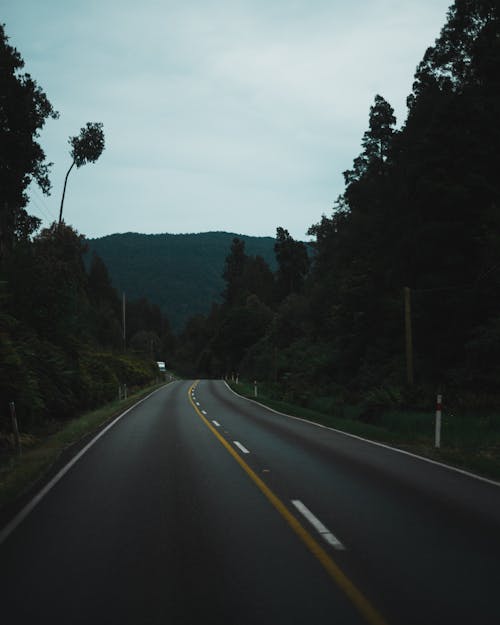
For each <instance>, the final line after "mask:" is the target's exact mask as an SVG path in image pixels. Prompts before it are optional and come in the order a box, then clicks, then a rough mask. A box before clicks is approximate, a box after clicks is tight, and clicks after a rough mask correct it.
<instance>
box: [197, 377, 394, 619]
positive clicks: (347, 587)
mask: <svg viewBox="0 0 500 625" xmlns="http://www.w3.org/2000/svg"><path fill="white" fill-rule="evenodd" d="M198 382H199V380H198V381H196V382H194V383H193V384H192V385H191V387H190V388H189V391H188V397H189V401H190V402H191V405H192V407H193V408H194V410H195V412H196V414H197V415H198V416H199V417H200V419H201V420H202V421H203V423H204V424H205V425H206V426H207V428H208V429H209V430H210V431H211V432H212V434H213V435H214V436H215V437H216V438H217V439H218V441H219V442H220V443H221V444H222V445H223V446H224V447H225V448H226V450H227V451H228V452H229V453H230V454H231V456H232V457H233V458H234V459H235V460H236V462H237V463H238V464H239V465H240V467H241V468H242V469H243V470H244V471H245V473H246V474H247V475H248V476H249V477H250V479H251V480H252V481H253V482H254V483H255V484H256V486H257V487H258V488H259V489H260V491H261V492H262V493H263V494H264V495H265V496H266V498H267V499H268V501H269V502H270V503H271V504H272V505H273V506H274V507H275V508H276V510H277V511H278V512H279V513H280V514H281V516H282V517H283V518H284V519H285V521H286V522H287V523H288V525H289V526H290V527H291V528H292V529H293V531H294V532H295V533H296V534H297V536H298V537H299V538H300V539H301V540H302V542H303V543H304V544H305V545H306V547H307V548H308V549H309V551H310V552H311V553H312V554H313V555H314V556H315V557H316V558H317V559H318V560H319V561H320V563H321V564H322V565H323V568H324V569H325V570H326V572H327V573H328V575H329V576H330V577H331V578H332V579H333V581H334V582H335V583H336V584H337V586H339V588H340V589H341V590H342V591H343V592H344V594H346V595H347V597H348V598H349V599H350V601H351V603H352V604H353V605H354V606H355V607H356V608H357V610H358V611H359V612H360V613H361V614H362V615H363V616H364V617H365V619H366V621H367V622H368V623H370V625H387V621H386V620H385V619H384V618H383V617H382V615H381V614H380V613H379V612H378V611H377V610H376V609H375V608H374V607H373V606H372V604H371V603H370V601H369V600H368V599H367V598H366V597H365V596H364V595H363V593H362V592H361V591H359V590H358V589H357V588H356V586H355V585H354V584H353V583H352V582H351V580H350V579H349V578H348V577H347V576H346V575H345V573H344V572H343V571H342V570H341V569H340V567H339V566H338V565H337V564H335V562H334V561H333V560H332V558H331V557H330V556H329V555H328V554H327V552H326V551H325V550H324V549H323V547H322V546H321V545H320V544H319V543H318V542H317V541H316V539H315V538H314V537H313V536H312V535H311V534H310V533H309V532H308V531H307V530H306V529H305V527H303V526H302V525H301V523H299V521H298V520H297V519H296V517H295V516H293V514H292V513H291V512H290V511H289V510H288V508H287V507H286V506H285V504H284V503H283V502H282V501H281V499H279V497H278V496H277V495H275V494H274V493H273V491H272V490H271V489H270V488H269V487H268V486H267V485H266V484H265V483H264V482H263V481H262V479H261V478H260V477H259V476H258V475H257V474H256V473H255V471H254V470H253V469H251V468H250V467H249V465H248V464H247V463H246V462H245V461H244V460H243V458H242V457H241V456H240V455H239V454H238V453H237V452H236V451H235V450H234V449H233V447H231V445H230V444H229V443H228V442H227V441H226V439H225V438H224V437H223V436H221V434H219V432H218V431H217V430H216V429H215V428H214V426H213V425H212V424H211V423H210V422H209V421H208V419H206V418H205V416H204V415H203V414H202V413H201V411H200V410H199V408H198V406H196V404H195V403H194V401H193V399H192V397H191V391H192V390H193V389H194V388H196V386H197V385H198Z"/></svg>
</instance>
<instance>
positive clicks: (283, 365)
mask: <svg viewBox="0 0 500 625" xmlns="http://www.w3.org/2000/svg"><path fill="white" fill-rule="evenodd" d="M499 42H500V14H499V6H498V3H496V2H492V1H490V0H457V1H456V2H455V3H454V4H453V6H452V7H451V9H450V11H449V13H448V19H447V22H446V24H445V26H444V28H443V30H442V32H441V35H440V37H439V38H438V39H437V41H436V43H435V45H434V46H433V47H431V48H429V49H428V50H427V52H426V53H425V56H424V59H423V61H422V63H421V64H420V65H419V67H418V69H417V72H416V76H415V83H414V86H413V92H412V94H411V96H410V98H409V100H408V103H409V112H408V118H407V120H406V122H405V124H404V125H403V126H402V127H401V129H399V130H396V126H395V125H396V119H395V116H394V111H393V109H392V107H391V105H390V104H389V103H388V102H387V101H386V100H385V99H384V98H383V97H382V96H380V95H376V96H375V99H374V103H373V105H372V106H371V108H370V111H369V118H368V129H367V131H366V132H365V133H364V135H363V138H362V150H361V154H360V155H359V156H358V157H357V158H355V159H354V163H353V167H352V168H351V169H350V170H348V171H346V172H345V174H344V176H345V183H346V186H345V191H344V193H343V194H342V195H341V196H340V197H339V198H338V200H337V203H336V205H335V208H334V211H333V214H332V215H331V216H329V217H328V216H325V215H324V216H323V217H322V219H321V221H320V222H319V223H318V224H316V225H313V226H312V227H311V228H310V230H309V234H310V235H313V236H314V237H315V242H314V243H313V248H314V254H313V255H312V264H311V268H310V270H308V264H309V259H308V258H307V253H306V251H305V245H304V244H303V243H300V242H296V241H294V240H293V239H292V237H290V235H289V233H288V232H287V231H286V230H285V229H284V228H281V227H280V228H278V229H277V238H276V242H275V246H274V248H275V253H276V257H277V270H276V271H275V275H274V283H273V282H271V281H269V286H270V287H272V289H273V295H272V297H267V296H266V298H265V299H264V298H263V297H262V296H261V295H260V293H258V292H257V288H258V287H257V284H256V282H258V281H252V280H250V279H249V277H248V276H247V275H246V274H245V266H248V263H249V256H247V255H246V252H245V248H244V245H243V243H242V242H241V241H239V240H238V239H236V240H235V241H233V247H232V248H231V250H230V253H229V255H228V256H227V259H226V267H225V272H224V278H225V280H226V285H227V288H226V291H225V300H224V305H223V306H222V307H221V309H220V310H219V312H218V314H217V315H216V316H215V317H213V316H212V318H211V320H210V322H209V321H208V319H204V318H198V319H197V322H196V326H197V338H196V340H192V341H191V343H190V345H191V346H192V347H193V349H199V352H198V354H199V353H203V354H204V357H203V366H204V371H205V372H206V373H208V374H209V375H217V374H218V373H219V371H220V368H221V363H222V371H223V372H225V373H228V372H231V371H240V372H241V373H242V374H244V375H245V376H247V377H248V378H249V379H259V380H260V381H261V382H265V383H266V384H268V385H271V386H272V387H273V388H274V389H280V390H279V391H276V393H277V395H278V396H280V397H281V398H287V399H288V400H290V401H292V400H293V402H295V403H300V404H301V405H303V406H307V405H308V404H309V402H311V401H312V398H313V397H314V396H315V395H316V394H317V393H319V394H320V395H321V396H322V397H330V396H333V395H332V394H333V392H334V390H335V389H338V388H339V387H340V388H342V394H343V395H344V396H345V397H348V396H350V397H351V398H354V401H355V402H356V403H357V404H359V406H360V414H359V416H360V418H362V419H364V420H366V421H369V420H372V421H373V422H374V423H375V422H377V421H378V420H380V419H381V418H382V414H384V413H385V412H386V411H387V410H392V409H398V410H399V409H405V410H406V409H407V408H408V406H417V407H420V406H424V407H427V406H428V405H429V403H432V401H433V400H432V398H433V397H434V396H435V393H436V390H437V388H438V387H439V388H440V389H441V390H442V391H444V393H445V395H446V396H447V397H449V398H450V399H451V398H454V397H458V396H459V395H460V394H461V396H462V397H465V396H467V397H468V398H469V399H468V400H470V401H472V400H471V397H473V396H478V395H479V394H480V393H481V392H483V393H487V394H488V396H489V397H490V400H491V401H493V400H492V396H493V394H494V393H495V391H496V389H497V388H498V379H499V378H500V368H499V364H498V363H499V362H500V329H499V321H498V315H497V311H498V310H500V234H499V233H500V183H499V180H500V179H499V177H498V168H497V165H496V162H497V160H498V157H497V152H498V145H499V144H500V130H499V125H498V123H497V120H498V118H499V117H500V78H499V77H500V72H499V68H500V44H499ZM405 287H409V289H410V292H411V322H412V330H413V345H414V365H415V367H414V368H415V378H416V384H417V386H416V387H415V388H413V389H412V388H406V386H405V384H406V362H405V361H406V358H405V317H404V303H403V292H404V288H405ZM251 294H254V295H255V296H257V297H258V298H259V300H260V302H261V303H262V302H264V303H265V304H266V306H267V307H268V308H269V314H267V315H266V316H265V317H263V319H262V323H260V324H256V318H255V317H254V316H253V315H252V314H249V310H248V309H247V306H246V304H245V303H246V302H248V296H249V295H251ZM256 328H258V329H256ZM213 356H215V360H214V359H213V358H212V357H213ZM184 358H185V361H186V360H187V358H186V354H184ZM191 362H192V363H193V364H195V363H196V362H197V356H196V354H194V353H192V357H191ZM214 362H216V367H217V368H218V369H216V367H215V366H214V367H212V365H213V363H214ZM467 393H469V394H468V395H467Z"/></svg>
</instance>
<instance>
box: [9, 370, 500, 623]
mask: <svg viewBox="0 0 500 625" xmlns="http://www.w3.org/2000/svg"><path fill="white" fill-rule="evenodd" d="M49 487H50V488H49V489H48V490H47V492H46V493H45V494H44V496H43V497H42V498H41V499H40V501H39V502H38V503H37V505H36V506H34V507H33V509H32V510H31V511H30V512H29V514H27V515H26V516H25V518H23V519H22V520H20V522H18V521H19V518H18V519H17V520H16V519H14V523H13V524H12V525H10V526H9V528H8V529H7V531H6V530H5V528H4V530H3V533H0V541H1V544H0V620H1V621H2V623H6V624H7V623H8V624H9V625H10V624H11V623H15V624H19V625H23V624H25V623H26V624H27V623H30V624H31V623H37V624H44V623H51V624H53V625H58V624H59V623H61V624H62V623H64V624H65V625H66V624H68V625H72V624H80V623H86V624H100V623H103V624H104V623H105V624H114V623H117V624H118V623H120V625H125V624H129V623H130V624H134V625H138V624H160V623H161V624H162V625H163V624H166V623H172V624H198V623H217V624H219V625H225V624H227V625H246V624H249V625H250V624H259V625H267V624H273V625H280V624H287V625H288V624H297V625H298V624H301V625H302V624H311V625H315V624H323V623H328V624H331V623H337V624H339V625H351V624H361V623H370V624H372V625H383V624H384V623H386V624H391V625H396V624H398V625H433V624H434V623H436V624H440V625H447V624H448V623H449V624H450V625H451V624H453V625H460V624H462V623H463V624H467V625H487V624H488V625H489V624H491V625H498V623H500V597H499V591H500V487H498V486H496V485H494V484H489V483H487V482H485V481H479V480H477V479H474V478H472V477H469V476H466V475H463V474H461V473H458V472H455V471H451V470H449V469H447V468H444V467H441V466H438V465H435V464H431V463H429V462H425V461H422V460H419V459H416V458H414V457H411V456H409V455H405V454H401V453H398V452H395V451H393V450H390V449H388V448H385V447H383V446H379V445H373V444H370V443H367V442H364V441H361V440H359V439H356V438H353V437H349V436H345V435H342V434H339V433H336V432H334V431H332V430H328V429H326V428H321V427H318V426H315V425H311V424H308V423H305V422H303V421H300V420H297V419H292V418H288V417H286V416H282V415H279V414H277V413H274V412H272V411H269V410H267V409H265V408H263V407H261V406H259V405H257V404H255V403H252V402H249V401H247V400H244V399H242V398H239V397H238V396H236V395H234V394H233V393H232V392H231V391H230V389H228V387H227V386H226V385H225V384H224V382H221V381H201V382H200V383H198V384H194V385H192V383H190V382H175V383H172V384H170V385H169V386H167V387H164V388H163V389H161V390H160V391H158V392H156V393H155V394H154V395H152V396H151V397H150V398H149V399H147V400H146V401H144V402H142V403H141V404H140V405H138V406H137V407H135V408H134V409H133V410H131V411H130V412H128V413H127V414H126V415H124V416H123V417H122V418H121V419H119V420H118V421H117V422H116V423H115V424H114V425H113V427H111V428H110V429H109V430H108V431H106V432H105V433H104V434H103V435H102V436H101V437H100V438H99V439H98V440H97V441H96V442H95V443H94V444H93V445H92V446H91V447H90V448H89V449H88V450H87V451H86V453H84V454H83V455H82V456H81V457H80V458H79V459H78V461H77V462H75V463H74V464H73V465H72V466H71V467H70V468H69V470H67V471H66V473H65V474H64V475H63V476H62V477H61V478H60V479H59V480H58V481H57V482H55V483H51V484H49Z"/></svg>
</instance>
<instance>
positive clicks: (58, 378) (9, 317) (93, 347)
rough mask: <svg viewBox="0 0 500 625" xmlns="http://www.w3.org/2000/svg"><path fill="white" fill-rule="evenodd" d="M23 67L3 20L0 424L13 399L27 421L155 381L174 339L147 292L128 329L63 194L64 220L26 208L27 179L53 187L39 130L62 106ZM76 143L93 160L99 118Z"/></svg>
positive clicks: (77, 158) (77, 156) (132, 308)
mask: <svg viewBox="0 0 500 625" xmlns="http://www.w3.org/2000/svg"><path fill="white" fill-rule="evenodd" d="M23 66H24V62H23V60H22V58H21V55H20V54H19V52H18V51H17V50H16V49H15V48H14V47H12V46H11V45H10V44H9V40H8V37H7V35H6V33H5V28H4V26H3V25H0V67H1V71H0V96H1V97H0V431H1V430H3V429H7V428H8V425H7V424H8V413H9V404H10V403H11V402H14V403H15V405H16V411H17V414H18V416H19V417H20V419H21V422H22V423H23V427H24V428H26V427H29V426H37V425H39V424H41V423H42V422H45V421H47V420H54V419H68V418H71V417H73V416H75V415H76V414H78V413H79V412H81V411H83V410H86V409H89V408H93V407H96V406H99V405H101V404H102V403H104V402H106V401H109V400H110V399H113V398H115V397H116V396H117V394H118V386H119V385H123V384H126V385H128V387H129V388H131V387H134V386H139V385H144V384H146V383H148V382H150V381H152V380H154V378H155V377H156V376H157V375H158V369H157V367H156V364H155V362H154V361H155V360H157V359H158V360H160V359H161V360H163V359H164V358H163V354H164V353H165V350H167V349H168V350H169V351H170V350H171V342H172V340H173V339H172V335H171V332H170V328H169V324H168V320H167V319H166V318H165V317H164V315H163V314H162V313H161V311H160V309H159V307H158V306H155V305H153V304H151V303H150V302H148V301H147V300H136V301H131V302H128V303H127V324H126V333H125V335H124V332H123V325H122V301H121V297H120V296H119V295H118V294H117V292H116V291H115V289H114V288H113V286H112V284H111V280H110V278H109V275H108V272H107V269H106V267H105V265H104V263H103V262H102V260H101V259H100V258H99V257H98V256H96V255H93V257H92V258H91V260H90V262H87V263H86V262H85V254H86V250H87V244H86V242H85V239H84V237H83V236H82V235H80V234H78V232H76V231H75V230H74V229H73V228H72V227H70V226H69V225H67V224H66V223H65V222H64V221H63V220H62V202H61V215H60V219H59V222H58V223H54V224H52V225H51V226H50V227H48V228H45V229H43V230H41V231H40V220H39V219H38V218H36V217H33V216H32V215H30V214H29V213H28V211H27V209H26V207H27V204H28V195H27V189H28V186H29V184H30V183H32V182H34V183H36V184H38V185H39V187H40V188H41V189H42V191H43V192H44V193H49V192H50V179H49V170H50V163H47V162H46V159H45V154H44V152H43V149H42V148H41V146H40V144H39V141H38V138H39V133H40V130H41V129H42V128H43V126H44V123H45V121H46V120H47V119H48V118H57V116H58V114H57V112H56V111H55V110H54V108H53V106H52V104H51V103H50V102H49V100H48V98H47V96H46V95H45V93H44V92H43V91H42V89H41V88H40V87H39V86H38V85H37V84H36V82H35V81H34V80H33V79H32V78H31V76H30V75H29V74H25V73H22V69H23ZM70 144H71V148H72V149H71V157H72V161H73V163H72V166H71V167H73V165H75V164H76V165H77V167H80V166H81V165H83V164H85V163H86V162H93V161H95V160H96V159H97V158H98V157H99V155H100V153H101V152H102V150H103V149H104V136H103V132H102V125H101V124H87V126H86V127H84V128H82V131H81V133H80V135H79V136H78V137H73V138H70ZM69 171H71V168H70V170H69ZM69 171H68V174H69ZM66 180H67V177H66ZM125 348H127V349H126V350H125Z"/></svg>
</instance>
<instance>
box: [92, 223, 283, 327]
mask: <svg viewBox="0 0 500 625" xmlns="http://www.w3.org/2000/svg"><path fill="white" fill-rule="evenodd" d="M235 236H238V237H239V238H241V239H242V240H243V241H245V244H246V247H247V250H248V251H249V252H250V253H251V254H254V255H256V256H261V257H262V258H263V259H264V260H265V261H266V262H267V263H269V265H270V266H271V267H272V268H275V267H276V260H275V257H274V250H273V246H274V239H272V238H271V237H251V236H243V235H235V234H231V233H228V232H205V233H200V234H138V233H134V232H128V233H125V234H113V235H110V236H106V237H102V238H99V239H90V240H89V241H88V244H89V257H90V255H91V253H92V252H95V253H96V254H98V255H99V256H100V257H101V258H102V260H103V261H104V263H105V264H106V266H107V268H108V271H109V273H110V276H111V280H112V282H113V285H114V286H115V287H116V289H118V290H119V291H120V292H122V291H125V293H126V296H127V298H133V299H138V298H143V297H145V298H147V299H149V300H150V301H151V302H154V303H155V304H157V305H158V306H160V308H161V310H162V312H163V313H164V314H165V315H166V316H167V317H168V319H169V321H170V323H171V325H172V328H173V329H174V330H178V331H179V330H181V329H182V326H183V325H184V323H185V322H186V321H187V320H188V318H189V317H192V316H194V315H197V314H206V313H207V312H208V311H209V310H210V307H211V305H212V303H213V302H215V301H219V300H220V296H221V293H222V291H223V289H224V280H223V277H222V272H223V268H224V259H225V258H226V256H227V254H228V252H229V248H230V246H231V242H232V240H233V238H234V237H235Z"/></svg>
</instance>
